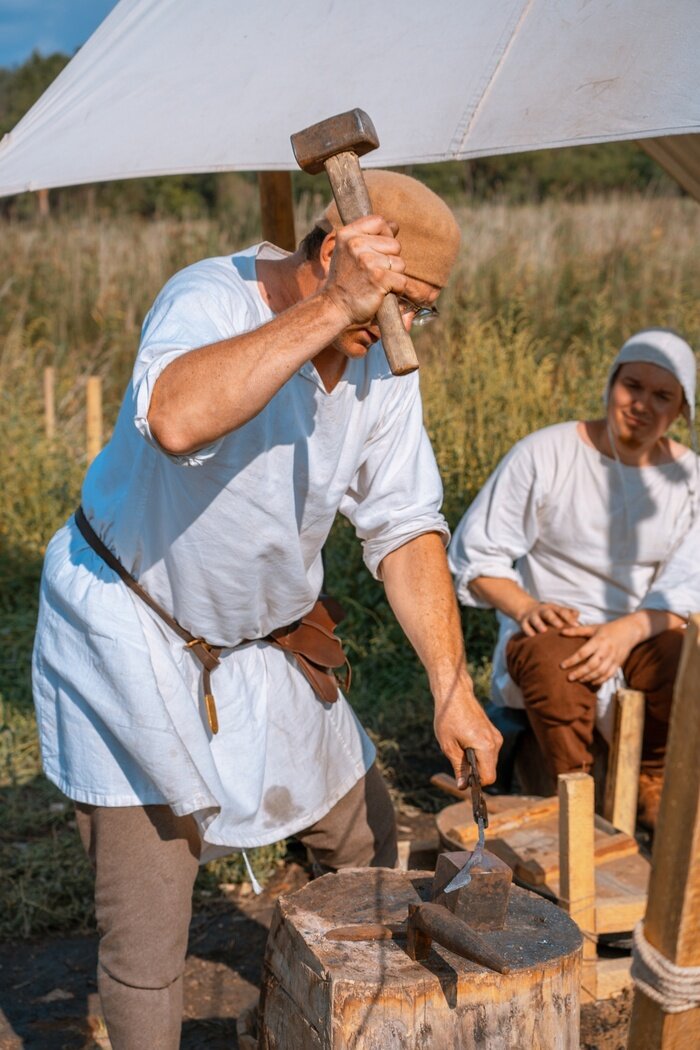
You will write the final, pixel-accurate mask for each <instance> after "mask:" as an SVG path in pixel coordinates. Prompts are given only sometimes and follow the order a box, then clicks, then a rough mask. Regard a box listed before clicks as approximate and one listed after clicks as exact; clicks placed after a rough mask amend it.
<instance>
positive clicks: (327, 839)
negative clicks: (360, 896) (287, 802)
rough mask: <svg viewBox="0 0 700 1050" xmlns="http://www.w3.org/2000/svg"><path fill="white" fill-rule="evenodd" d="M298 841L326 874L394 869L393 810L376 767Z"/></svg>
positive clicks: (394, 832) (394, 831)
mask: <svg viewBox="0 0 700 1050" xmlns="http://www.w3.org/2000/svg"><path fill="white" fill-rule="evenodd" d="M297 837H298V838H299V839H300V841H301V842H303V843H304V845H305V846H307V847H308V849H309V850H310V851H311V852H312V853H313V855H314V857H315V859H316V861H317V862H318V864H319V865H320V866H321V868H322V869H324V870H326V871H337V870H338V869H340V868H353V867H388V868H393V867H395V865H396V862H397V859H398V850H397V844H396V818H395V814H394V807H393V804H392V801H391V796H390V795H389V792H388V790H387V787H386V784H385V783H384V779H383V777H382V775H381V773H380V772H379V769H378V768H377V767H376V765H374V766H372V767H371V768H370V769H369V770H368V771H367V773H366V774H365V776H364V777H362V779H361V780H358V782H357V783H356V784H355V785H354V786H353V787H352V788H351V789H350V791H348V793H347V794H346V795H344V796H343V798H341V799H340V800H339V801H338V802H337V803H336V804H335V806H333V808H332V809H331V810H330V811H329V812H328V813H326V814H325V816H323V817H322V818H321V819H320V820H319V821H317V822H316V823H315V824H313V825H312V826H311V827H310V828H307V829H305V830H304V831H302V832H300V833H299V835H298V836H297Z"/></svg>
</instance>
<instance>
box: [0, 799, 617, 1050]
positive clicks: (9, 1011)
mask: <svg viewBox="0 0 700 1050" xmlns="http://www.w3.org/2000/svg"><path fill="white" fill-rule="evenodd" d="M433 821H434V818H433V817H432V816H431V815H429V814H425V813H420V812H419V811H417V810H412V811H410V812H406V813H403V812H402V813H401V814H400V816H399V827H400V835H401V834H403V836H404V838H406V839H407V838H409V837H410V839H411V840H413V841H416V840H417V839H426V838H429V837H430V835H431V834H432V829H433V827H434V824H433ZM309 877H310V871H309V868H308V866H307V865H306V864H305V863H304V862H303V857H302V856H301V854H297V856H296V858H295V859H290V860H289V861H288V862H287V863H286V864H285V865H284V866H282V867H280V868H279V869H278V871H277V872H276V874H275V875H274V876H273V878H272V879H271V880H270V882H269V883H268V885H267V887H266V888H265V891H264V892H263V893H262V894H261V895H260V896H259V897H256V896H254V894H253V893H252V892H251V890H250V887H249V886H247V885H243V886H236V887H232V888H231V890H230V892H229V893H228V897H227V899H226V900H224V901H217V902H216V903H213V904H211V905H209V906H207V908H206V909H205V910H204V911H200V912H199V913H198V914H196V915H195V916H194V918H193V920H192V926H191V929H190V943H189V951H188V957H187V970H186V975H185V1010H184V1023H183V1034H182V1050H236V1048H237V1047H238V1046H239V1043H238V1037H237V1032H236V1022H237V1019H238V1017H239V1016H240V1015H241V1013H242V1012H243V1011H245V1010H247V1009H248V1008H250V1007H253V1006H254V1005H255V1003H256V1001H257V997H258V990H259V983H260V968H261V963H262V956H263V951H264V947H265V940H266V937H267V930H268V927H269V924H270V920H271V917H272V912H273V909H274V905H275V901H276V899H277V897H278V896H279V895H280V894H283V893H284V894H286V893H291V892H293V891H294V890H295V889H299V888H301V887H302V886H303V885H305V883H306V882H307V881H308V879H309ZM96 961H97V938H96V937H95V936H92V937H62V938H55V939H50V940H45V941H37V942H33V943H23V944H18V945H4V946H0V989H1V991H0V1050H109V1046H110V1044H109V1040H108V1038H107V1035H106V1032H105V1028H104V1023H103V1021H102V1017H101V1012H100V1004H99V998H98V995H97V985H96V980H95V966H96ZM630 1006H631V996H630V995H629V994H626V995H622V996H619V997H618V998H617V999H614V1000H610V1001H609V1002H605V1003H596V1004H593V1005H589V1006H584V1007H583V1009H582V1011H581V1050H624V1047H625V1046H626V1039H627V1027H628V1023H629V1012H630ZM299 1050H303V1048H299ZM436 1050H441V1048H437V1047H436Z"/></svg>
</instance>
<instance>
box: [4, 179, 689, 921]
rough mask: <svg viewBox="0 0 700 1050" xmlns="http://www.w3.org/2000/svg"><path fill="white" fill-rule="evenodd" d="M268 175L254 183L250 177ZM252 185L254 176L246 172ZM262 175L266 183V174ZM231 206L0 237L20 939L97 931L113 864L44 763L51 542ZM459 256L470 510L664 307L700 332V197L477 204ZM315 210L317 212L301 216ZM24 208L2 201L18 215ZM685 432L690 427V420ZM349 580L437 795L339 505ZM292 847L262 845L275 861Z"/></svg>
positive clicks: (588, 407)
mask: <svg viewBox="0 0 700 1050" xmlns="http://www.w3.org/2000/svg"><path fill="white" fill-rule="evenodd" d="M246 186H247V188H248V189H250V188H251V187H250V186H249V185H248V184H243V187H242V188H243V192H247V190H246ZM230 188H231V189H232V193H233V196H232V197H231V198H229V205H231V201H232V200H235V198H236V197H237V195H238V193H239V191H241V185H235V184H230ZM252 191H253V193H254V192H255V191H254V187H253V188H252ZM228 214H229V218H227V219H226V220H225V221H224V220H222V221H221V222H220V223H219V222H213V221H210V220H196V221H195V220H182V221H174V220H159V221H154V222H145V221H143V220H141V219H138V218H136V217H130V218H126V219H121V220H111V221H103V222H101V223H91V222H89V221H86V220H85V219H84V218H81V219H78V220H75V221H71V220H69V219H67V218H65V219H62V220H59V221H56V220H50V221H49V222H47V223H43V224H35V223H30V222H28V223H23V224H16V223H7V222H5V223H3V224H2V236H1V237H0V365H1V368H0V377H1V385H0V431H1V433H0V439H1V440H2V447H3V457H2V459H1V460H0V493H2V495H1V497H0V499H1V503H2V506H1V508H0V615H1V622H0V705H1V706H0V799H1V800H2V804H3V824H2V829H1V830H0V887H1V888H0V903H1V905H2V906H1V907H0V936H7V937H9V936H12V937H15V936H26V935H29V934H32V935H35V934H41V933H46V932H51V931H58V930H68V929H72V930H79V929H85V928H86V927H87V925H89V923H90V922H91V909H90V904H89V901H90V885H91V873H90V870H89V867H88V865H87V862H86V861H85V859H84V857H83V854H82V851H81V849H80V847H79V845H78V843H77V839H76V833H75V829H74V827H73V826H72V820H73V817H72V811H71V807H70V804H66V800H65V799H64V798H63V797H62V796H61V795H60V793H59V792H58V791H57V790H56V789H55V788H54V787H52V786H51V785H50V784H48V783H47V782H46V781H45V780H44V778H43V777H42V776H41V774H40V760H39V753H38V744H37V738H36V729H35V725H34V719H33V713H32V708H31V699H30V682H29V661H30V653H31V644H32V634H33V629H34V622H35V618H36V607H37V592H38V584H39V574H40V567H41V558H42V556H43V552H44V548H45V545H46V543H47V541H48V539H49V538H50V536H51V534H52V533H53V531H54V530H55V529H56V527H57V526H58V525H60V524H61V522H62V521H63V520H64V519H65V517H66V516H67V515H68V513H70V511H71V510H72V509H73V507H74V506H75V504H76V502H77V499H78V495H79V490H80V483H81V478H82V475H83V473H84V469H85V455H84V433H85V406H84V389H85V378H86V376H87V375H89V374H99V375H101V376H102V378H103V385H104V405H105V419H106V423H107V431H108V433H107V436H109V425H110V424H111V422H112V421H113V420H114V419H115V417H116V413H117V409H118V406H119V402H120V399H121V395H122V392H123V389H124V386H125V384H126V382H127V379H128V376H129V373H130V369H131V362H132V360H133V356H134V354H135V352H136V348H137V345H138V337H139V327H140V323H141V319H142V317H143V316H144V314H145V313H146V311H147V310H148V308H149V306H150V303H151V301H152V299H153V297H154V295H155V294H156V292H157V291H158V290H159V288H160V287H161V286H162V284H163V283H164V281H165V280H166V279H167V277H168V276H169V275H170V274H171V273H173V272H174V271H175V270H176V269H179V268H180V267H182V266H185V265H187V264H188V263H190V262H193V261H194V260H195V259H198V258H202V257H204V256H206V255H216V254H225V253H227V252H230V251H234V250H236V249H237V248H240V247H242V246H243V245H244V244H245V243H246V241H247V239H248V238H249V236H250V234H251V228H250V226H251V219H250V214H249V211H248V210H247V209H245V210H244V214H242V215H237V213H236V211H235V207H233V206H231V211H230V212H229V213H228ZM459 214H460V219H461V222H462V227H463V230H464V242H463V251H462V255H461V258H460V263H459V268H458V272H457V273H456V275H455V278H454V280H453V282H452V287H451V289H450V290H449V291H448V292H447V293H446V295H445V297H444V299H445V301H444V305H442V304H441V312H442V317H443V320H442V321H441V322H440V323H438V324H436V325H435V326H433V327H432V328H427V329H426V330H425V331H424V332H422V333H418V334H417V337H416V341H417V344H418V350H419V355H420V357H421V362H422V370H421V377H422V379H421V383H422V391H423V398H424V403H425V409H426V421H427V426H428V430H429V432H430V435H431V438H432V440H433V443H434V446H435V450H436V454H437V458H438V462H439V465H440V469H441V472H442V476H443V480H444V483H445V512H446V515H447V518H448V520H449V522H450V523H451V524H452V525H454V524H456V522H457V521H458V519H459V517H460V516H461V514H462V513H463V512H464V510H465V509H466V507H467V506H468V504H469V502H470V501H471V500H472V499H473V497H474V495H475V494H476V492H477V491H478V489H479V487H480V486H481V485H482V484H483V482H484V480H485V479H486V477H487V476H488V474H489V472H490V471H491V470H492V469H493V467H494V466H495V464H496V462H497V461H498V459H499V458H500V457H501V456H502V455H503V454H504V453H505V452H506V451H507V449H508V448H509V447H510V446H511V444H512V443H513V442H514V441H516V440H517V439H518V438H520V437H522V436H523V435H524V434H526V433H528V432H529V431H531V430H532V429H535V428H536V427H540V426H544V425H546V424H548V423H552V422H556V421H558V420H561V419H566V418H571V417H573V416H589V417H592V416H595V415H596V414H597V413H598V412H599V408H600V393H601V389H602V385H603V379H604V375H605V373H606V370H607V362H608V361H609V360H610V357H611V355H612V354H613V353H614V351H615V349H616V347H617V346H619V344H620V343H621V341H622V340H623V339H624V338H625V337H626V336H627V335H629V334H630V333H631V332H632V331H634V330H636V329H638V328H641V327H643V326H645V325H649V324H661V325H668V326H670V327H674V328H676V329H678V330H679V331H681V332H682V333H683V334H684V335H685V336H686V337H687V338H688V339H689V340H690V342H691V343H692V344H694V345H695V346H697V345H698V342H699V341H700V305H699V304H698V299H697V280H698V265H697V242H698V234H699V233H700V211H698V208H697V206H696V205H695V204H694V203H693V202H691V201H689V200H683V199H677V198H675V199H674V198H653V197H649V196H645V197H643V198H642V197H636V198H628V199H625V198H618V197H612V198H610V199H608V200H598V201H595V200H594V201H590V202H588V203H585V204H570V203H561V202H560V203H551V202H550V203H546V204H542V205H526V206H518V207H509V206H506V205H505V204H504V203H503V202H494V203H489V204H485V205H479V206H473V207H468V208H462V209H460V213H459ZM300 217H301V213H300ZM0 222H2V220H0ZM46 365H53V366H54V367H55V369H56V383H57V386H56V389H57V416H58V425H57V435H56V437H55V438H54V439H53V440H52V441H48V440H47V439H46V437H45V436H44V432H43V411H42V372H43V368H44V367H45V366H46ZM679 436H680V437H681V439H683V438H684V434H683V430H682V428H680V433H679ZM326 564H327V587H328V590H329V591H330V592H331V593H333V594H335V595H336V596H337V597H338V598H339V599H340V600H341V601H342V602H343V604H344V605H345V606H346V608H347V609H348V612H349V616H348V620H347V621H346V624H345V625H344V631H343V633H344V636H345V638H346V639H347V644H348V648H349V650H350V656H351V659H352V662H353V667H354V684H353V688H352V694H351V696H352V700H353V704H354V706H355V707H356V709H357V711H358V713H359V715H360V717H361V718H362V720H363V721H364V722H365V724H366V725H367V726H368V728H369V730H370V732H371V734H372V735H373V738H374V739H375V740H376V741H377V743H378V746H379V752H380V759H381V762H382V764H383V766H384V768H385V771H386V772H387V774H388V776H389V777H390V779H391V781H392V783H393V786H394V789H395V790H396V791H397V792H399V793H400V794H401V795H403V797H404V798H407V799H409V800H411V801H413V802H419V803H421V804H422V805H424V806H426V807H427V806H430V805H434V800H433V797H432V796H431V795H430V793H429V790H428V788H427V786H426V785H427V777H428V774H429V773H431V772H433V771H434V770H435V769H436V768H438V767H439V765H440V762H441V758H440V756H439V754H438V749H437V745H436V743H435V741H434V738H433V733H432V712H431V703H430V697H429V695H428V689H427V685H426V681H425V675H424V673H423V671H422V669H421V668H420V666H419V665H418V662H417V660H416V658H415V656H414V655H413V654H412V652H411V650H410V647H409V646H408V644H407V643H406V641H405V639H404V638H403V636H402V634H401V631H400V630H399V628H398V626H397V625H396V623H395V621H394V618H393V616H392V615H391V613H390V611H389V609H388V606H387V603H386V599H385V597H384V592H383V589H382V587H381V585H380V584H379V583H377V582H376V581H375V580H373V579H371V578H370V576H369V574H368V573H367V571H366V569H365V568H364V566H363V563H362V558H361V550H360V546H359V544H358V543H357V540H356V539H355V536H354V535H353V533H352V530H351V529H350V527H349V525H348V523H347V522H345V521H343V520H339V521H338V522H337V524H336V526H335V528H334V530H333V533H332V536H331V539H330V541H329V543H328V546H327V550H326ZM464 629H465V636H466V640H467V647H468V651H469V656H470V663H471V668H472V671H473V673H474V676H475V681H476V684H477V691H478V692H479V695H481V696H485V695H486V692H487V690H488V675H489V660H490V654H491V651H492V646H493V640H494V618H493V616H492V615H491V614H490V613H487V612H469V613H465V614H464ZM283 851H284V846H283V845H279V846H274V847H269V848H267V849H265V850H262V851H260V852H259V853H258V854H257V855H254V856H253V858H252V861H253V865H254V867H255V870H256V873H258V874H259V876H264V875H265V873H266V871H269V870H271V867H273V866H274V864H275V863H277V862H278V860H279V858H280V857H281V856H282V854H283ZM240 877H241V866H240V858H238V857H233V858H224V859H223V860H221V861H216V862H214V863H213V864H212V865H208V866H207V867H206V869H205V870H204V871H203V872H202V874H201V877H200V881H199V884H198V888H197V896H198V899H199V901H200V902H203V901H206V900H211V898H212V896H216V895H217V894H219V893H220V890H219V886H220V885H222V884H227V883H231V882H235V881H238V880H239V879H240Z"/></svg>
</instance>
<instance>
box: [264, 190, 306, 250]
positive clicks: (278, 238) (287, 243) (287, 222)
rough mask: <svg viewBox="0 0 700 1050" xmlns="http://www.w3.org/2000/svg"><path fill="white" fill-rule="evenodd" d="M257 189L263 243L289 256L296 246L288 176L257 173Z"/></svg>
mask: <svg viewBox="0 0 700 1050" xmlns="http://www.w3.org/2000/svg"><path fill="white" fill-rule="evenodd" d="M258 188H259V190H260V221H261V225H262V235H263V240H264V241H271V242H272V243H273V244H276V245H277V246H278V247H279V248H284V249H285V251H288V252H293V251H294V249H295V248H296V246H297V242H296V234H295V232H294V204H293V200H292V174H291V172H289V171H259V172H258Z"/></svg>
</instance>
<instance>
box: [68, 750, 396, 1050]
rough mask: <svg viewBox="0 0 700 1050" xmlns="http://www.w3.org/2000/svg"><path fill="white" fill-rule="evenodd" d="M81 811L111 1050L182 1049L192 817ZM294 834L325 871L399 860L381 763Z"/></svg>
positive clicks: (134, 810)
mask: <svg viewBox="0 0 700 1050" xmlns="http://www.w3.org/2000/svg"><path fill="white" fill-rule="evenodd" d="M76 810H77V821H78V830H79V832H80V837H81V839H82V841H83V845H84V847H85V850H86V851H87V853H88V856H89V857H90V860H91V861H92V863H93V866H94V868H95V909H96V913H97V926H98V930H99V934H100V944H99V955H98V970H97V978H98V987H99V992H100V1000H101V1003H102V1010H103V1013H104V1017H105V1022H106V1024H107V1030H108V1032H109V1038H110V1041H111V1044H112V1050H177V1048H178V1047H179V1045H180V1027H181V1021H182V996H183V973H184V969H185V956H186V954H187V937H188V930H189V923H190V917H191V914H192V888H193V886H194V880H195V877H196V875H197V871H198V868H199V834H198V831H197V828H196V825H195V822H194V819H193V818H192V817H191V816H189V817H176V816H175V815H174V813H173V812H172V810H171V809H170V808H169V807H168V806H120V807H104V806H86V805H82V804H78V806H77V807H76ZM296 837H297V838H298V839H300V840H301V842H303V843H304V844H305V845H306V846H308V848H309V849H310V851H311V852H312V854H313V855H314V857H315V859H316V862H317V863H318V864H319V865H320V866H321V867H322V868H323V869H324V870H325V871H332V870H336V869H338V868H344V867H365V866H369V867H389V868H393V867H395V865H396V860H397V847H396V823H395V819H394V809H393V806H392V803H391V799H390V797H389V792H388V791H387V789H386V785H385V784H384V781H383V780H382V776H381V774H380V772H379V770H378V769H377V768H376V766H372V768H371V769H370V770H369V771H368V773H367V775H366V776H365V777H363V778H362V779H361V780H360V781H358V783H357V784H356V785H355V786H354V787H353V788H352V789H351V790H350V791H349V792H348V793H347V795H345V796H344V797H343V798H341V799H340V801H339V802H337V803H336V805H335V806H334V807H333V808H332V809H331V810H330V812H329V813H327V814H326V815H325V816H324V817H322V818H321V820H319V821H317V823H316V824H314V825H312V826H311V827H310V828H307V829H306V830H304V831H302V832H300V833H299V834H298V835H297V836H296Z"/></svg>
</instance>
